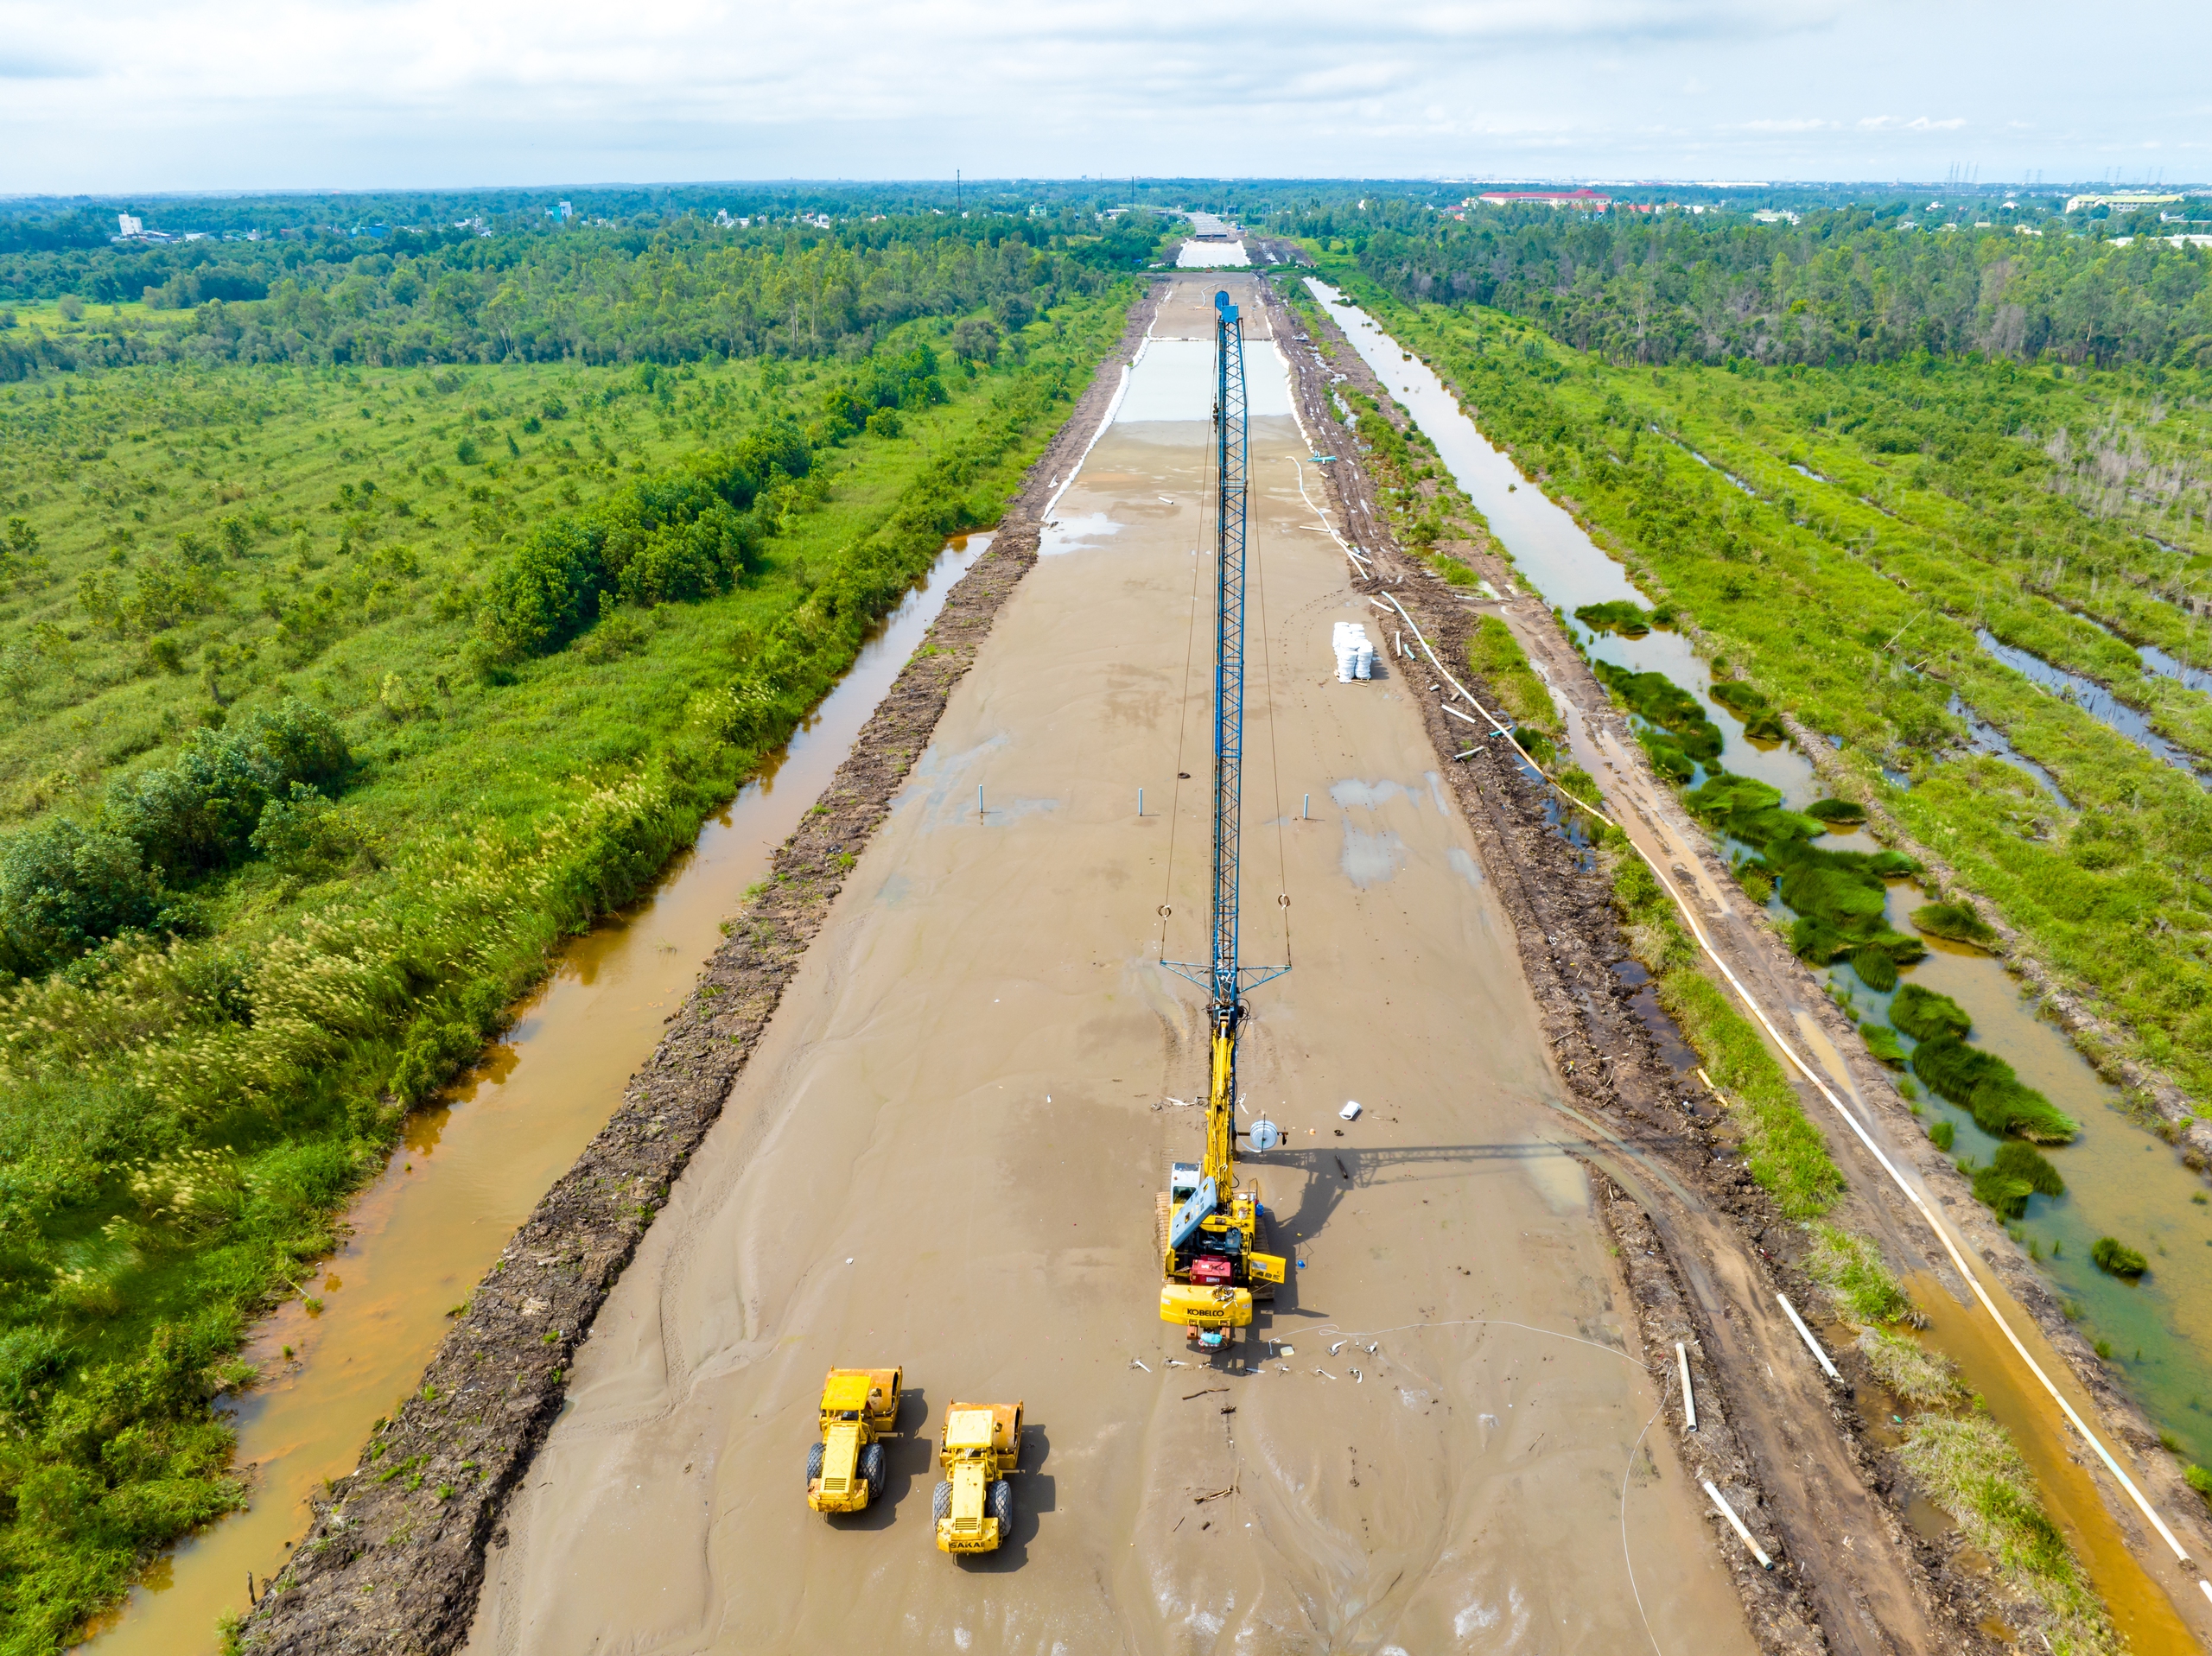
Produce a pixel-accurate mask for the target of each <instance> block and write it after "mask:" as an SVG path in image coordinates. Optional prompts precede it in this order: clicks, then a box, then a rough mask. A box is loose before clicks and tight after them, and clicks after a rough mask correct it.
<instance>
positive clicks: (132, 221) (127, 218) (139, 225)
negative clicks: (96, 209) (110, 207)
mask: <svg viewBox="0 0 2212 1656" xmlns="http://www.w3.org/2000/svg"><path fill="white" fill-rule="evenodd" d="M115 222H116V225H117V226H118V228H119V229H120V230H121V231H122V232H123V233H124V235H125V236H143V235H144V234H145V233H146V221H145V220H144V219H141V218H139V217H138V216H137V214H136V213H117V214H116V215H115Z"/></svg>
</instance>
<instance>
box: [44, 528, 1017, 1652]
mask: <svg viewBox="0 0 2212 1656" xmlns="http://www.w3.org/2000/svg"><path fill="white" fill-rule="evenodd" d="M990 538H991V537H990V536H988V535H973V536H963V538H962V539H961V540H958V541H955V542H953V543H952V545H951V546H950V547H949V548H948V549H946V550H945V551H944V553H943V554H942V555H939V557H938V561H937V563H936V564H935V566H934V567H933V568H931V571H930V574H929V576H928V578H927V581H926V582H925V584H924V585H923V586H921V587H918V588H917V589H916V590H915V591H914V592H913V593H910V594H909V595H908V597H907V598H906V600H905V601H904V602H903V603H902V604H901V605H900V606H899V608H898V609H897V610H896V611H894V612H893V613H892V615H891V616H889V617H888V618H887V619H886V620H885V621H884V622H883V623H882V625H881V626H880V628H879V629H878V631H877V633H876V635H875V637H874V639H873V640H871V641H870V642H869V643H868V644H867V645H866V646H865V647H864V648H863V649H862V650H861V655H860V657H859V658H858V659H857V660H856V661H855V663H854V664H853V666H852V667H851V669H849V670H848V671H847V673H846V675H845V676H844V678H843V679H842V681H841V682H839V684H838V686H837V688H836V689H834V690H832V691H831V692H830V693H829V696H828V697H826V698H825V699H824V700H823V703H822V705H821V707H818V708H817V709H816V710H815V713H814V714H813V716H812V717H811V718H810V719H809V720H807V721H806V723H805V725H804V726H802V727H801V728H800V730H799V732H798V733H797V734H796V735H794V736H793V737H792V739H791V744H790V746H789V747H788V748H787V749H786V751H785V753H784V755H783V757H782V758H780V759H779V761H777V762H776V764H775V768H774V769H773V770H772V771H769V772H768V774H766V776H764V777H761V778H760V780H758V781H755V782H753V783H750V784H747V786H746V788H745V789H744V790H743V791H742V792H741V793H740V794H739V795H738V796H737V798H736V799H734V801H732V802H731V803H730V805H729V807H728V809H726V810H725V811H723V813H722V814H721V816H719V817H718V818H715V819H714V820H713V821H711V822H709V823H708V825H707V827H706V828H705V829H704V830H703V831H702V833H701V834H700V835H699V839H698V841H697V843H696V845H695V846H694V847H693V848H692V849H691V851H690V853H687V854H686V855H685V856H684V858H683V860H682V861H680V862H679V863H678V864H677V865H676V866H674V867H673V868H671V871H670V872H669V874H668V876H667V877H666V878H665V879H664V882H663V884H662V885H660V887H659V889H658V891H656V892H655V893H654V895H653V896H652V898H650V899H649V900H648V901H646V902H645V904H643V905H641V906H640V907H639V908H637V909H635V910H632V911H630V912H629V913H627V914H625V915H622V916H620V917H617V918H615V919H613V920H611V921H609V922H607V923H605V924H603V925H601V926H599V927H597V928H596V929H594V930H593V931H592V932H590V933H589V934H588V935H587V936H583V937H580V938H578V939H576V940H575V942H574V943H572V944H571V945H570V946H569V948H568V949H566V950H565V951H564V952H563V957H562V961H561V964H560V966H559V968H557V969H556V972H555V974H554V976H553V978H552V980H551V981H550V982H549V983H548V984H547V985H546V986H545V987H543V989H542V990H540V991H539V993H537V995H536V996H535V997H534V998H533V999H531V1001H529V1002H528V1003H526V1004H525V1006H524V1007H523V1009H522V1012H521V1015H520V1017H519V1018H518V1020H517V1022H516V1023H515V1025H514V1026H513V1027H512V1029H510V1030H509V1031H507V1035H506V1038H505V1040H503V1041H501V1042H500V1043H499V1044H497V1045H496V1046H494V1047H493V1049H492V1050H491V1051H490V1052H489V1053H488V1054H487V1055H486V1057H485V1059H484V1061H483V1063H481V1064H480V1066H479V1067H478V1069H476V1071H475V1072H474V1074H473V1075H470V1076H469V1077H468V1078H467V1079H466V1080H465V1081H464V1082H461V1085H460V1086H458V1087H457V1088H454V1090H453V1093H452V1094H450V1098H451V1101H450V1102H449V1103H448V1104H446V1105H443V1106H441V1107H435V1108H432V1109H426V1110H422V1111H418V1112H417V1113H416V1114H415V1115H414V1116H413V1117H411V1118H410V1120H409V1121H408V1123H407V1127H406V1135H405V1141H404V1145H403V1146H402V1148H401V1150H400V1151H399V1152H398V1153H397V1154H396V1155H395V1156H394V1157H393V1158H392V1160H391V1164H390V1165H389V1166H388V1167H386V1168H385V1171H384V1173H383V1174H382V1175H381V1176H380V1177H378V1179H377V1180H376V1181H375V1183H372V1185H370V1186H369V1188H368V1189H367V1190H365V1192H364V1193H363V1194H362V1196H361V1197H360V1198H359V1201H358V1202H355V1204H354V1206H353V1209H352V1210H351V1211H350V1212H349V1213H348V1214H347V1215H346V1224H347V1226H348V1227H349V1228H350V1234H349V1235H348V1236H347V1239H346V1245H345V1246H344V1247H342V1248H340V1250H339V1252H338V1253H337V1254H336V1255H335V1256H334V1257H333V1258H332V1259H329V1260H327V1262H325V1265H324V1266H323V1267H322V1268H321V1269H320V1270H319V1271H318V1272H316V1274H315V1277H314V1278H312V1279H311V1280H310V1281H309V1283H308V1285H307V1289H306V1291H307V1292H308V1293H309V1294H315V1295H319V1296H320V1297H321V1300H322V1303H323V1311H322V1314H321V1316H320V1317H309V1316H308V1314H307V1312H306V1310H305V1309H304V1308H303V1306H302V1304H301V1303H300V1302H299V1301H297V1300H295V1301H293V1302H291V1303H290V1304H287V1305H286V1306H285V1307H284V1308H283V1310H280V1311H279V1312H278V1313H277V1315H276V1316H275V1317H271V1318H270V1320H269V1321H268V1322H267V1323H264V1325H263V1326H262V1327H261V1328H260V1329H258V1330H257V1331H256V1333H255V1335H254V1336H253V1339H252V1341H251V1343H250V1344H249V1345H248V1347H247V1348H246V1351H245V1356H246V1358H247V1360H248V1361H251V1362H254V1363H256V1364H258V1365H259V1366H260V1367H261V1368H262V1371H263V1373H264V1374H266V1375H267V1376H268V1379H267V1380H264V1382H263V1383H262V1384H261V1385H260V1386H257V1387H255V1388H254V1389H253V1390H252V1391H251V1392H249V1393H246V1394H245V1396H244V1397H243V1398H240V1399H237V1400H236V1402H235V1403H233V1404H230V1405H226V1408H227V1410H228V1412H230V1414H231V1416H232V1419H233V1421H234V1423H235V1424H236V1426H237V1429H238V1462H239V1464H240V1465H241V1466H251V1467H252V1468H253V1469H254V1471H253V1477H252V1484H251V1489H252V1496H253V1502H252V1505H251V1507H248V1508H247V1509H246V1510H245V1512H243V1513H237V1514H235V1515H233V1516H232V1517H230V1518H228V1519H226V1520H223V1521H222V1522H220V1523H219V1524H217V1525H215V1526H213V1527H212V1528H210V1529H208V1530H207V1531H205V1532H202V1533H200V1535H198V1536H196V1537H194V1538H193V1539H189V1540H188V1541H186V1542H184V1543H183V1544H182V1545H180V1546H179V1547H177V1548H176V1550H175V1553H174V1555H173V1556H172V1557H171V1558H165V1559H163V1560H162V1561H160V1562H159V1563H157V1564H156V1565H154V1566H153V1567H151V1568H149V1569H148V1570H146V1571H145V1572H144V1574H143V1576H142V1577H140V1580H139V1582H138V1584H137V1586H135V1587H134V1588H133V1589H131V1593H130V1598H129V1599H127V1600H126V1601H125V1602H124V1605H123V1608H121V1609H120V1610H119V1611H118V1612H117V1613H115V1614H113V1615H111V1616H109V1617H105V1618H103V1620H102V1622H101V1623H98V1624H95V1627H94V1628H93V1629H92V1631H93V1632H94V1634H96V1636H95V1637H93V1638H92V1640H91V1641H90V1642H89V1643H88V1644H86V1646H83V1647H82V1648H84V1649H85V1650H86V1651H87V1652H90V1653H93V1656H139V1653H142V1652H143V1653H146V1656H199V1653H207V1656H213V1653H214V1652H215V1650H216V1649H217V1647H218V1645H219V1638H218V1635H217V1634H216V1631H215V1621H216V1618H217V1617H218V1616H219V1615H221V1614H222V1613H223V1612H224V1611H226V1610H240V1611H242V1610H244V1609H245V1578H246V1576H247V1574H248V1573H249V1572H251V1574H252V1575H253V1576H254V1577H255V1578H256V1579H257V1580H259V1579H262V1578H265V1577H270V1576H273V1575H275V1574H276V1573H277V1570H278V1569H280V1568H281V1567H282V1566H283V1562H284V1558H285V1553H286V1550H287V1548H288V1546H289V1544H290V1543H291V1542H292V1541H293V1540H296V1539H297V1538H298V1537H299V1536H300V1535H301V1534H302V1532H304V1529H305V1526H306V1523H307V1513H306V1509H305V1505H304V1503H305V1501H307V1498H308V1495H309V1494H312V1493H314V1492H315V1490H317V1489H318V1488H320V1487H321V1482H322V1481H323V1480H324V1479H325V1478H329V1477H334V1476H336V1475H339V1474H340V1473H343V1472H348V1471H351V1470H352V1469H353V1462H354V1459H355V1457H356V1456H358V1455H359V1452H360V1448H361V1444H362V1443H364V1442H365V1440H366V1439H367V1437H368V1434H369V1428H370V1426H371V1424H372V1423H373V1422H374V1421H375V1420H376V1418H378V1416H379V1415H382V1414H385V1413H387V1412H390V1411H391V1408H392V1407H393V1405H395V1404H396V1403H397V1402H398V1401H399V1400H400V1399H401V1398H403V1397H404V1395H405V1394H406V1393H407V1392H408V1391H409V1390H410V1388H412V1386H414V1384H415V1382H416V1379H417V1378H418V1377H419V1376H420V1375H421V1374H422V1371H423V1364H424V1363H426V1362H428V1361H429V1357H430V1354H431V1352H432V1351H433V1350H435V1348H436V1346H437V1343H438V1341H439V1340H440V1339H441V1338H442V1336H443V1335H444V1333H445V1329H446V1327H447V1323H446V1315H445V1314H446V1311H447V1309H448V1307H450V1306H452V1305H454V1304H456V1303H457V1302H459V1301H461V1300H463V1299H465V1298H467V1296H468V1293H469V1291H470V1290H471V1289H472V1288H473V1287H474V1285H475V1284H476V1282H477V1280H478V1278H480V1277H481V1276H482V1275H483V1273H484V1272H485V1271H486V1269H487V1268H488V1267H489V1266H490V1265H491V1263H492V1261H493V1259H495V1258H497V1257H498V1254H499V1249H500V1248H501V1247H505V1244H506V1240H507V1238H508V1237H509V1236H510V1235H511V1234H513V1231H514V1229H515V1227H516V1226H518V1224H520V1223H521V1222H522V1221H523V1220H524V1218H525V1217H527V1216H528V1215H529V1213H530V1210H531V1208H533V1207H534V1206H536V1205H537V1200H538V1198H539V1197H540V1196H543V1194H544V1193H545V1191H546V1190H547V1189H549V1188H550V1186H551V1184H552V1183H553V1181H554V1180H555V1179H556V1178H558V1177H560V1176H561V1175H562V1174H563V1173H564V1172H566V1171H568V1169H569V1165H570V1164H572V1163H573V1162H574V1161H575V1158H576V1155H577V1153H578V1152H580V1151H582V1148H583V1147H584V1145H586V1144H587V1143H588V1142H589V1140H590V1139H591V1136H592V1135H593V1134H594V1133H596V1132H598V1131H599V1129H600V1127H601V1126H603V1125H604V1124H605V1122H606V1120H607V1117H608V1115H610V1114H612V1113H613V1108H614V1106H615V1104H616V1102H617V1101H619V1100H620V1097H621V1094H622V1087H623V1084H624V1083H625V1082H626V1081H628V1079H629V1077H630V1075H631V1074H632V1072H633V1071H634V1070H635V1069H637V1067H638V1066H639V1064H640V1063H644V1062H645V1059H646V1058H647V1057H648V1056H650V1055H651V1054H652V1050H653V1047H654V1046H655V1044H657V1043H658V1041H659V1039H660V1035H661V1019H662V1018H664V1016H665V1015H666V1014H667V1013H668V1012H670V1011H671V1010H672V1009H673V1008H674V1007H675V1006H677V1004H678V1002H679V1001H680V1000H681V999H682V997H683V995H684V994H685V993H688V992H689V991H690V987H691V983H692V980H694V979H695V978H696V976H697V974H698V969H699V965H700V962H702V961H704V960H705V959H706V958H707V957H708V956H709V955H711V954H712V953H713V952H714V950H715V947H716V946H717V945H718V944H719V943H720V942H721V930H720V923H721V920H722V919H723V918H724V917H727V916H728V914H729V913H730V912H731V911H732V910H734V909H735V908H736V907H737V905H738V903H739V901H740V899H741V896H742V893H743V892H744V890H745V888H746V887H747V885H751V884H752V883H753V881H754V880H756V879H760V876H761V875H762V874H764V873H766V872H767V867H768V859H769V857H770V856H771V854H772V853H773V852H774V850H775V847H777V846H778V845H779V844H781V843H782V842H783V841H784V840H785V838H786V837H787V836H788V835H789V834H790V833H791V829H792V828H795V827H796V826H797V825H798V821H799V818H800V816H801V815H803V814H804V812H805V810H806V809H807V807H808V806H809V805H810V804H812V803H814V801H815V799H816V798H817V797H818V796H819V795H820V794H821V791H822V790H823V787H824V786H825V785H826V784H828V782H829V778H830V777H831V775H832V774H834V773H835V771H836V768H837V766H838V765H840V764H841V763H842V761H843V759H844V758H845V755H846V753H847V752H849V751H850V749H851V746H852V743H853V739H854V738H855V737H856V736H857V735H858V734H859V733H860V729H861V726H862V725H863V724H865V723H866V722H867V720H868V715H869V714H871V713H873V712H874V710H875V707H876V705H877V704H878V703H879V702H880V701H882V699H883V696H884V694H885V692H886V691H887V690H888V689H889V688H891V682H892V681H893V679H894V678H896V677H897V676H898V674H899V669H900V668H902V667H903V666H905V665H906V658H907V657H909V656H911V655H912V653H913V652H914V650H915V647H916V646H917V645H918V644H919V643H920V642H921V638H922V634H923V632H924V631H925V630H926V629H927V628H928V626H929V624H930V622H931V620H933V619H935V618H936V616H937V615H938V612H939V611H941V610H942V609H943V608H944V599H945V594H946V593H948V592H949V591H950V589H951V587H952V584H953V583H954V582H955V581H957V580H958V579H959V578H960V576H961V575H962V574H964V573H965V572H966V570H967V569H968V568H969V566H970V565H971V564H973V563H974V562H975V561H976V559H977V558H979V557H981V556H982V554H983V551H984V549H986V548H987V547H988V545H989V544H990ZM287 1345H289V1346H290V1347H292V1348H294V1350H295V1351H296V1352H297V1353H298V1354H299V1355H298V1356H297V1357H296V1359H295V1360H293V1361H285V1360H284V1357H283V1348H284V1347H285V1346H287Z"/></svg>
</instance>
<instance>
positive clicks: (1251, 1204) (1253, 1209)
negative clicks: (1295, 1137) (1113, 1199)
mask: <svg viewBox="0 0 2212 1656" xmlns="http://www.w3.org/2000/svg"><path fill="white" fill-rule="evenodd" d="M1212 1057H1213V1064H1212V1069H1213V1075H1212V1080H1211V1085H1210V1086H1209V1088H1208V1090H1207V1095H1206V1147H1205V1160H1204V1161H1203V1162H1201V1163H1200V1164H1198V1166H1197V1167H1196V1168H1191V1167H1190V1166H1189V1165H1188V1164H1179V1166H1178V1167H1177V1168H1176V1169H1175V1170H1174V1171H1173V1172H1172V1173H1171V1175H1170V1179H1169V1185H1168V1189H1167V1190H1166V1192H1165V1193H1164V1194H1163V1195H1162V1196H1160V1201H1159V1208H1158V1213H1159V1226H1160V1228H1159V1238H1158V1240H1159V1245H1160V1275H1161V1282H1160V1321H1161V1322H1163V1323H1179V1324H1181V1325H1182V1327H1183V1328H1184V1329H1185V1330H1186V1331H1187V1336H1188V1337H1189V1339H1190V1340H1191V1342H1192V1343H1193V1344H1196V1345H1198V1346H1201V1347H1204V1348H1207V1349H1209V1350H1211V1349H1215V1348H1218V1347H1220V1346H1221V1345H1222V1344H1224V1342H1226V1340H1227V1339H1228V1338H1229V1337H1230V1330H1233V1329H1242V1328H1249V1327H1250V1326H1251V1322H1252V1303H1253V1300H1254V1299H1255V1297H1256V1298H1262V1299H1271V1298H1274V1289H1275V1286H1276V1285H1278V1284H1279V1283H1281V1281H1282V1279H1283V1274H1284V1272H1285V1270H1286V1269H1287V1266H1288V1264H1289V1261H1288V1260H1287V1259H1285V1258H1283V1257H1282V1256H1281V1255H1279V1254H1274V1253H1262V1252H1261V1251H1260V1249H1259V1247H1258V1246H1257V1244H1258V1243H1259V1242H1260V1240H1262V1227H1263V1226H1264V1225H1265V1224H1266V1222H1267V1209H1265V1208H1264V1207H1263V1206H1262V1203H1261V1201H1260V1187H1259V1185H1258V1183H1256V1182H1254V1181H1249V1180H1248V1181H1247V1182H1246V1183H1243V1185H1239V1184H1237V1183H1236V1101H1235V1099H1234V1098H1233V1097H1231V1096H1230V1094H1231V1090H1232V1088H1234V1085H1235V1079H1236V1028H1235V1023H1234V1019H1233V1018H1224V1019H1218V1020H1217V1023H1216V1026H1215V1030H1214V1036H1213V1042H1212ZM1192 1174H1195V1175H1196V1179H1195V1182H1194V1183H1193V1182H1192V1181H1191V1180H1190V1177H1189V1176H1190V1175H1192Z"/></svg>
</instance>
